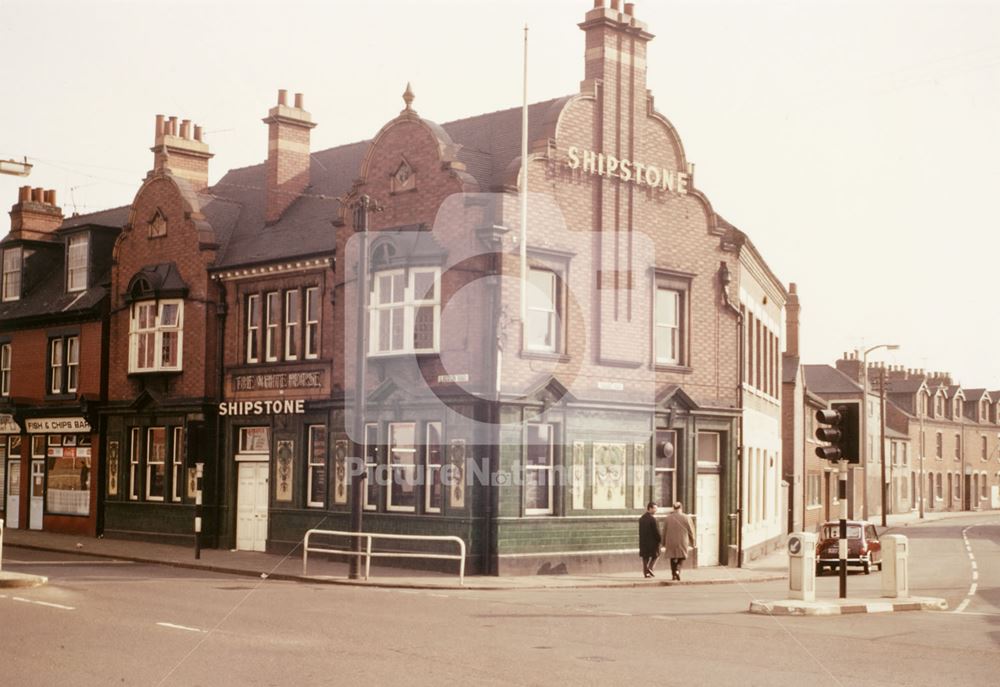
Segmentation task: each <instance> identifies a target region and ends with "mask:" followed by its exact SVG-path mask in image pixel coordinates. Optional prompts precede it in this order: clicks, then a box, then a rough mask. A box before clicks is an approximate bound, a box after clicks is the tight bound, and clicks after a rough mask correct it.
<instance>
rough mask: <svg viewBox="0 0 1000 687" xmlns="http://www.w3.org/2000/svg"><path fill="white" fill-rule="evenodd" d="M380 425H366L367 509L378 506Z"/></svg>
mask: <svg viewBox="0 0 1000 687" xmlns="http://www.w3.org/2000/svg"><path fill="white" fill-rule="evenodd" d="M378 454H379V444H378V425H377V424H375V423H372V424H368V425H365V475H366V479H365V492H364V503H363V504H362V505H363V506H364V509H365V510H375V509H377V508H378V482H377V481H376V479H375V478H376V472H377V471H378V463H379V460H378Z"/></svg>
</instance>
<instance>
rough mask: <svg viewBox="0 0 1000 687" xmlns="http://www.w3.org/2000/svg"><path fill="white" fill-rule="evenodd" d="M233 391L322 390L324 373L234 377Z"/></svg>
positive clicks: (281, 373)
mask: <svg viewBox="0 0 1000 687" xmlns="http://www.w3.org/2000/svg"><path fill="white" fill-rule="evenodd" d="M232 387H233V391H263V390H275V389H322V388H323V371H322V370H316V371H312V372H277V373H274V374H249V375H233V380H232Z"/></svg>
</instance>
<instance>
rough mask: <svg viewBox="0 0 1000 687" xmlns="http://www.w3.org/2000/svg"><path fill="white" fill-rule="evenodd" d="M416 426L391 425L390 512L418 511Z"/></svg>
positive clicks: (388, 505)
mask: <svg viewBox="0 0 1000 687" xmlns="http://www.w3.org/2000/svg"><path fill="white" fill-rule="evenodd" d="M415 434H416V424H414V423H412V422H394V423H390V424H389V468H390V474H391V479H390V481H389V490H388V500H387V501H386V508H387V509H388V510H398V511H408V512H412V511H414V510H415V509H416V503H417V499H416V488H417V484H416V482H417V479H416V477H417V447H416V436H415Z"/></svg>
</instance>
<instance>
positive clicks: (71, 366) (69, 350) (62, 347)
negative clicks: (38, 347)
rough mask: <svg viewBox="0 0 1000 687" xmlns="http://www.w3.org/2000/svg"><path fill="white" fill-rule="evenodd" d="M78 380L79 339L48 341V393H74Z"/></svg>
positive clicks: (67, 338) (60, 338)
mask: <svg viewBox="0 0 1000 687" xmlns="http://www.w3.org/2000/svg"><path fill="white" fill-rule="evenodd" d="M79 378H80V337H78V336H65V337H57V338H53V339H49V393H52V394H71V393H75V392H76V390H77V385H78V383H79Z"/></svg>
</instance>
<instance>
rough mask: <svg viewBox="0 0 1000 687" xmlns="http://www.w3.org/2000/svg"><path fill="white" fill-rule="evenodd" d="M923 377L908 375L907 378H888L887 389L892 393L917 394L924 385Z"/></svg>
mask: <svg viewBox="0 0 1000 687" xmlns="http://www.w3.org/2000/svg"><path fill="white" fill-rule="evenodd" d="M924 381H925V380H924V378H923V377H908V378H906V379H888V380H887V382H888V383H887V384H886V390H887V392H888V393H890V394H915V393H917V392H918V391H920V388H921V387H922V386H924Z"/></svg>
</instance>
